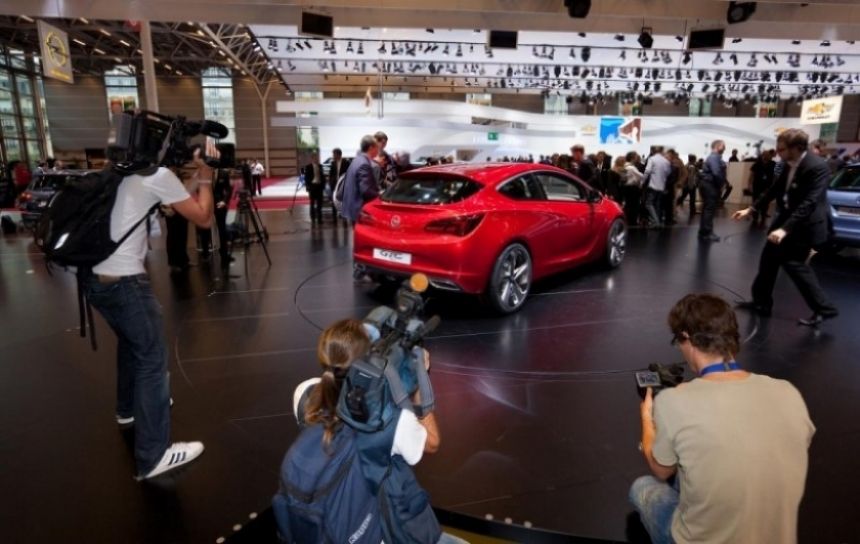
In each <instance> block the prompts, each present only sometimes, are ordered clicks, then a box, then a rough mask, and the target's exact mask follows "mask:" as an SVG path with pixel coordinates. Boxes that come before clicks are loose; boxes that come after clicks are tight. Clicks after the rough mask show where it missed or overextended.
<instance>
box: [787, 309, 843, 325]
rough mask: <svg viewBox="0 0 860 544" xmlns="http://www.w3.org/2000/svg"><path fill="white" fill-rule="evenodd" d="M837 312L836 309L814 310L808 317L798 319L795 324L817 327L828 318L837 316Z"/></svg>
mask: <svg viewBox="0 0 860 544" xmlns="http://www.w3.org/2000/svg"><path fill="white" fill-rule="evenodd" d="M838 315H839V312H838V311H836V310H830V311H826V312H815V313H814V314H812V316H811V317H810V318H809V319H798V320H797V324H798V325H803V326H804V327H817V326H819V325H821V324H822V323H824V322H825V321H826V320H828V319H833V318H834V317H836V316H838Z"/></svg>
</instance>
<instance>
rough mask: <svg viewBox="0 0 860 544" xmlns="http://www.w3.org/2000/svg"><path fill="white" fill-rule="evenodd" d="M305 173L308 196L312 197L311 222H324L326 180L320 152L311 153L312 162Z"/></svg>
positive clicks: (306, 167)
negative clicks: (323, 208) (323, 209)
mask: <svg viewBox="0 0 860 544" xmlns="http://www.w3.org/2000/svg"><path fill="white" fill-rule="evenodd" d="M303 173H304V175H305V187H306V188H307V190H308V196H310V198H311V224H313V223H320V224H322V204H323V192H324V189H325V180H324V179H323V175H322V167H321V166H320V156H319V153H317V152H316V151H314V152H313V154H311V162H310V164H308V165H307V166H305V168H304V171H303Z"/></svg>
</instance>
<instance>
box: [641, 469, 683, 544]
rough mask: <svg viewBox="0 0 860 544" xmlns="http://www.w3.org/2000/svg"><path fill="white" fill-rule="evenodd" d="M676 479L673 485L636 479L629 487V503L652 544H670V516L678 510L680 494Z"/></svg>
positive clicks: (648, 477) (644, 477) (653, 478)
mask: <svg viewBox="0 0 860 544" xmlns="http://www.w3.org/2000/svg"><path fill="white" fill-rule="evenodd" d="M678 485H679V484H678V478H677V476H676V477H675V483H674V485H669V484H668V483H666V482H661V481H660V480H658V479H657V478H655V477H653V476H642V477H641V478H637V479H636V481H635V482H633V485H632V486H630V502H632V503H633V507H634V508H636V511H637V512H639V518H640V519H641V520H642V525H644V526H645V529H647V530H648V534H649V535H650V536H651V542H652V544H672V543H673V542H674V540H673V539H672V516H673V515H674V514H675V510H676V509H677V508H678V501H679V500H680V497H681V495H680V493H679V491H678Z"/></svg>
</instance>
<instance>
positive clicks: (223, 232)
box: [215, 207, 230, 265]
mask: <svg viewBox="0 0 860 544" xmlns="http://www.w3.org/2000/svg"><path fill="white" fill-rule="evenodd" d="M215 225H216V226H217V227H218V253H219V254H220V255H221V264H222V265H224V264H225V263H226V261H227V259H228V258H229V257H230V247H229V242H228V241H227V208H226V207H224V208H215Z"/></svg>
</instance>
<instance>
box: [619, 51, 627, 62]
mask: <svg viewBox="0 0 860 544" xmlns="http://www.w3.org/2000/svg"><path fill="white" fill-rule="evenodd" d="M618 58H619V59H621V60H627V50H626V49H622V50H621V54H619V55H618Z"/></svg>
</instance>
